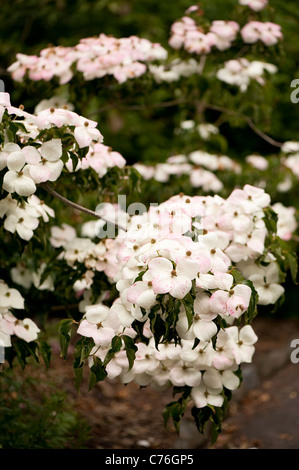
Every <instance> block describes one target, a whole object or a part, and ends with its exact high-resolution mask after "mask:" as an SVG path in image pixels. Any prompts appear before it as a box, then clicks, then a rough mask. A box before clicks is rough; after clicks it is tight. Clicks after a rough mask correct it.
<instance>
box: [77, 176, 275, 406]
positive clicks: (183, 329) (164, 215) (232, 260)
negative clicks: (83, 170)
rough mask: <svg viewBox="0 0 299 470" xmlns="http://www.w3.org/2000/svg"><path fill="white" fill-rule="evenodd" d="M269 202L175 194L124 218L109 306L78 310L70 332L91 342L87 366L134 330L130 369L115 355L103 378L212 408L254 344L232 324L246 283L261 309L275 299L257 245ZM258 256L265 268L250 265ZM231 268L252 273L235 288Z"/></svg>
mask: <svg viewBox="0 0 299 470" xmlns="http://www.w3.org/2000/svg"><path fill="white" fill-rule="evenodd" d="M269 204H270V196H269V195H268V194H266V193H265V192H264V190H263V189H260V188H256V187H254V186H250V185H246V186H245V187H244V188H243V189H236V190H234V191H233V192H232V193H231V195H230V196H229V197H228V198H227V199H223V198H221V197H219V196H213V197H212V196H194V197H188V196H186V195H182V194H181V195H178V196H174V197H172V198H170V199H169V200H168V201H166V202H164V203H162V204H160V205H159V206H155V207H153V206H151V207H150V209H149V211H148V212H145V213H143V214H141V215H135V216H132V217H131V218H130V220H129V221H128V227H127V231H126V232H124V231H120V233H119V235H118V237H117V238H116V242H117V244H118V245H117V250H116V251H114V255H115V258H116V260H117V266H118V271H117V274H116V275H115V277H114V282H115V283H116V288H117V290H118V292H119V298H117V299H116V300H115V301H114V302H113V304H112V306H111V307H110V308H109V307H107V306H106V305H104V304H103V303H102V302H101V301H100V302H99V303H97V304H93V305H88V304H86V303H85V305H84V312H85V313H84V316H83V319H82V320H81V322H80V325H79V328H78V333H79V334H80V335H82V336H85V337H88V338H92V339H93V341H94V343H95V347H94V349H93V350H92V351H91V357H90V365H91V366H92V364H93V357H95V356H96V357H99V358H100V359H101V360H102V361H104V359H105V358H106V355H107V353H108V351H109V349H110V347H111V342H112V339H113V338H114V337H115V336H119V335H126V336H129V337H131V338H132V339H136V338H137V331H140V329H141V330H142V338H143V339H142V340H141V339H140V338H139V339H138V340H136V347H137V352H136V358H135V361H134V364H133V367H132V368H131V369H130V370H129V362H128V357H127V355H126V351H125V348H124V347H123V348H120V350H119V351H117V352H116V353H115V355H114V357H113V358H112V359H111V360H110V361H109V362H108V364H107V368H106V370H107V373H108V377H109V378H115V377H119V378H120V379H121V380H122V381H123V382H124V383H128V382H131V381H135V382H136V383H137V384H139V385H141V386H145V385H149V384H151V385H152V386H153V387H155V388H157V389H165V388H167V387H169V386H177V387H183V386H188V387H191V388H192V392H191V397H192V399H193V401H194V403H195V405H196V407H198V408H201V407H204V406H206V405H207V404H211V405H214V406H222V403H223V399H224V398H223V389H224V387H225V388H227V389H229V390H234V389H236V388H237V387H238V386H239V378H238V376H237V375H236V374H235V372H236V371H237V369H238V368H239V365H240V364H241V363H243V362H251V360H252V355H253V353H254V344H255V342H256V341H257V337H256V335H255V333H254V331H253V329H252V327H251V326H250V325H249V324H246V321H245V326H243V327H237V326H236V325H234V323H235V322H236V320H239V321H241V320H242V318H244V317H243V316H244V315H245V314H246V312H248V311H249V309H250V303H251V301H252V296H253V290H252V288H251V287H250V286H249V285H248V283H246V281H247V280H248V279H251V280H252V284H253V285H254V286H255V285H256V286H257V288H258V289H259V291H260V293H261V303H262V304H267V303H274V302H276V300H278V298H279V297H280V296H281V295H282V293H283V291H284V289H283V287H282V286H281V284H280V280H279V277H278V273H279V271H278V269H277V263H276V260H275V258H274V256H273V255H272V254H271V255H270V254H268V255H267V253H268V251H267V246H265V244H266V240H267V234H268V231H267V228H266V225H265V222H264V217H265V212H264V209H266V208H268V207H269ZM261 255H264V256H266V257H267V256H268V259H269V263H268V266H266V267H259V265H258V264H257V260H258V258H259V257H260V256H261ZM235 266H240V268H242V272H243V273H244V272H246V268H247V267H248V269H249V268H250V269H252V272H251V271H250V272H249V273H248V276H247V277H246V276H244V282H243V281H241V280H240V278H238V280H235V277H234V275H233V274H234V272H233V270H234V269H235V268H234V267H235ZM254 268H255V271H254ZM250 269H249V270H250ZM275 269H276V271H275V273H274V270H275ZM260 270H261V271H263V273H262V274H260ZM254 272H255V273H256V274H257V278H254V275H252V273H253V274H254ZM274 274H275V275H274ZM262 276H264V277H263V286H260V278H261V277H262ZM266 283H267V284H266ZM263 290H264V291H266V292H267V298H266V296H263ZM159 321H160V322H161V321H162V322H163V323H164V324H165V325H166V331H167V329H170V330H171V329H173V341H158V344H157V339H156V337H155V325H156V324H157V323H159ZM136 324H138V325H139V327H138V328H136V329H135V328H134V326H135V325H136ZM168 331H169V330H168ZM175 337H177V339H178V340H175Z"/></svg>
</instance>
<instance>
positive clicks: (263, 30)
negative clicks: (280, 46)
mask: <svg viewBox="0 0 299 470" xmlns="http://www.w3.org/2000/svg"><path fill="white" fill-rule="evenodd" d="M241 36H242V39H243V41H244V42H245V43H246V44H254V43H256V42H258V41H261V42H263V43H264V44H265V46H274V45H275V44H277V43H278V41H279V40H282V39H283V34H282V32H281V26H280V25H278V24H276V23H271V22H270V21H266V22H265V23H262V22H260V21H250V22H249V23H247V24H246V25H245V26H243V28H242V29H241Z"/></svg>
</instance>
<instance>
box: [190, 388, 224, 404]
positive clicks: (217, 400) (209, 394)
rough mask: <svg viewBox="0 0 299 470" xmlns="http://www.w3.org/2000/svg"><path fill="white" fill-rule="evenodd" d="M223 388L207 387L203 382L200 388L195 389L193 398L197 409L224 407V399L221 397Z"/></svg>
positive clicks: (192, 392)
mask: <svg viewBox="0 0 299 470" xmlns="http://www.w3.org/2000/svg"><path fill="white" fill-rule="evenodd" d="M221 392H222V387H221V388H217V389H215V388H210V387H207V386H206V385H205V384H204V383H203V382H202V383H201V384H200V385H199V386H198V387H193V388H192V390H191V397H192V399H193V401H194V403H195V406H196V408H204V407H205V406H207V405H212V406H222V405H223V401H224V398H223V396H222V395H221Z"/></svg>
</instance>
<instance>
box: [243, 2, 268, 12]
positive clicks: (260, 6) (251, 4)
mask: <svg viewBox="0 0 299 470" xmlns="http://www.w3.org/2000/svg"><path fill="white" fill-rule="evenodd" d="M239 4H240V5H246V6H248V7H249V8H251V9H252V10H253V11H261V10H263V9H264V8H265V7H266V6H267V5H268V0H239Z"/></svg>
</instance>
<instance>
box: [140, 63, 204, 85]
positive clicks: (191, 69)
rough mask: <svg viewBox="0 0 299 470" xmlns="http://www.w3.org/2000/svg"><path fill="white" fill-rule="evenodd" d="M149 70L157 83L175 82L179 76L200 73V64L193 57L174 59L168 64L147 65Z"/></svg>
mask: <svg viewBox="0 0 299 470" xmlns="http://www.w3.org/2000/svg"><path fill="white" fill-rule="evenodd" d="M148 68H149V72H150V73H151V74H152V75H153V78H154V80H155V81H156V82H157V83H161V82H169V83H171V82H176V81H178V80H179V79H180V78H181V77H189V76H190V75H193V74H200V73H201V65H200V63H199V62H197V61H196V60H195V59H188V60H180V59H175V60H173V61H172V62H171V63H170V64H168V65H163V64H159V65H149V67H148Z"/></svg>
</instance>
